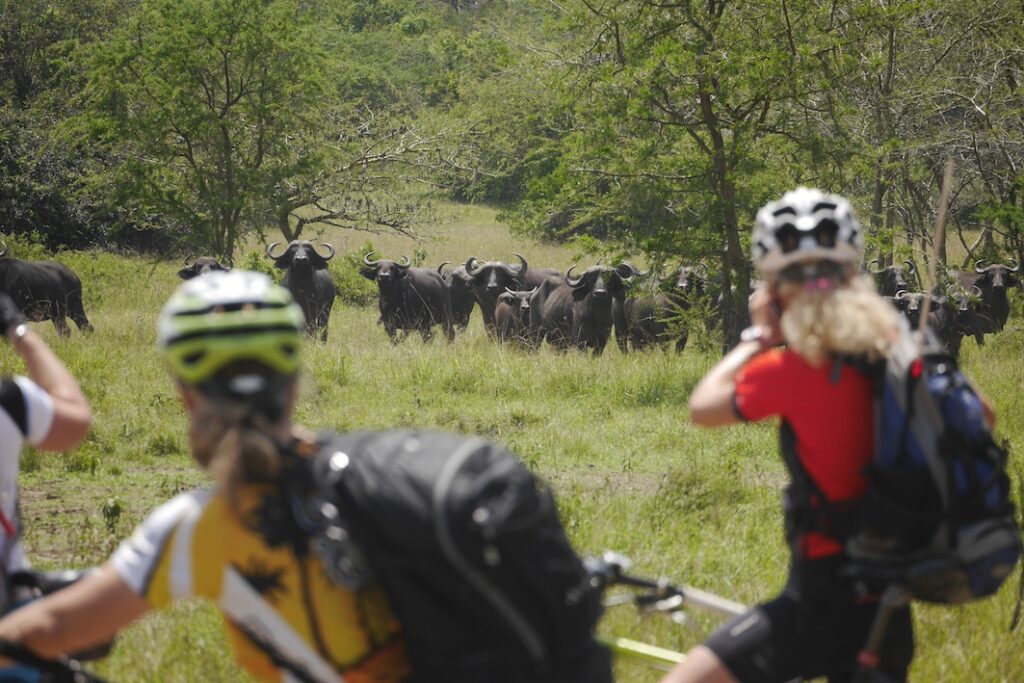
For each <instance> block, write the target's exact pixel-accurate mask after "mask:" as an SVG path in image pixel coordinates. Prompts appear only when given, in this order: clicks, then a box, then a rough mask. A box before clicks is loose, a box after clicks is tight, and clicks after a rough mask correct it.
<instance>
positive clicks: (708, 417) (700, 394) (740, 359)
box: [690, 341, 764, 427]
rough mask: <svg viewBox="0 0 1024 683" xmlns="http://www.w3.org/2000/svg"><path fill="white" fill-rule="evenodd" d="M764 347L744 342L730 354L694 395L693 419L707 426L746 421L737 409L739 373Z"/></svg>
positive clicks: (695, 422)
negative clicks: (737, 379)
mask: <svg viewBox="0 0 1024 683" xmlns="http://www.w3.org/2000/svg"><path fill="white" fill-rule="evenodd" d="M763 350H764V347H763V346H762V345H761V342H759V341H749V342H741V343H740V344H739V346H737V347H736V348H734V349H733V350H732V351H730V352H729V353H727V354H726V355H725V357H724V358H722V360H720V361H718V364H717V365H716V366H715V367H713V368H711V370H710V371H709V372H708V374H706V375H705V376H704V379H702V380H701V381H700V383H699V384H698V385H697V388H696V389H694V390H693V393H692V394H690V420H691V421H692V422H693V423H694V424H699V425H703V426H705V427H717V426H720V425H729V424H736V423H738V422H742V421H743V418H742V417H741V416H740V415H739V414H738V413H737V412H736V406H735V397H736V374H737V373H738V372H739V371H740V369H741V368H742V367H743V366H744V365H746V364H747V362H749V361H750V359H751V358H753V357H754V356H756V355H757V354H758V353H760V352H761V351H763Z"/></svg>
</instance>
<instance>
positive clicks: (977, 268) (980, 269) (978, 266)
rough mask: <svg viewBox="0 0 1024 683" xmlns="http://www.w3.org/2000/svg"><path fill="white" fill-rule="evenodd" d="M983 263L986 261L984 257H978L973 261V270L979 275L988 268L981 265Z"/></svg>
mask: <svg viewBox="0 0 1024 683" xmlns="http://www.w3.org/2000/svg"><path fill="white" fill-rule="evenodd" d="M985 263H988V261H986V260H985V259H978V260H977V261H975V262H974V272H975V273H978V274H979V275H980V274H981V273H984V272H985V271H986V270H988V268H986V267H985V266H984V265H983V264H985Z"/></svg>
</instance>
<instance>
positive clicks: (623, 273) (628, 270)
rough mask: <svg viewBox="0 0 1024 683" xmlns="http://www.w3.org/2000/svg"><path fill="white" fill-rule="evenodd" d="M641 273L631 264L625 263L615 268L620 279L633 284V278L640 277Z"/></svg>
mask: <svg viewBox="0 0 1024 683" xmlns="http://www.w3.org/2000/svg"><path fill="white" fill-rule="evenodd" d="M638 273H639V271H637V269H636V268H634V267H633V266H631V265H630V264H628V263H626V262H625V261H623V262H622V263H620V264H619V265H618V266H616V267H615V274H616V275H618V276H619V279H620V280H622V281H623V282H627V283H628V282H632V281H633V278H634V277H636V276H637V275H638Z"/></svg>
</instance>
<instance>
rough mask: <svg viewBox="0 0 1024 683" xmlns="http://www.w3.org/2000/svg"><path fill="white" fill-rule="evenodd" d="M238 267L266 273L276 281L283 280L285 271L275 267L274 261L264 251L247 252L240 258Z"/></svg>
mask: <svg viewBox="0 0 1024 683" xmlns="http://www.w3.org/2000/svg"><path fill="white" fill-rule="evenodd" d="M236 268H240V269H242V270H251V271H253V272H256V273H264V274H266V275H269V276H270V277H271V278H273V280H274V281H275V282H278V281H280V280H281V274H282V273H283V272H284V271H282V270H279V269H277V268H275V267H274V263H273V262H272V261H271V260H270V259H268V258H267V257H266V256H265V255H264V253H263V252H262V251H249V252H246V254H245V256H243V257H242V258H240V259H238V265H237V266H236Z"/></svg>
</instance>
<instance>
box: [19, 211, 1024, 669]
mask: <svg viewBox="0 0 1024 683" xmlns="http://www.w3.org/2000/svg"><path fill="white" fill-rule="evenodd" d="M436 235H437V237H436V239H428V240H426V241H424V242H422V243H421V244H419V245H417V244H416V243H413V242H407V241H404V240H402V239H398V238H388V239H380V238H376V237H374V238H372V239H373V240H374V242H375V246H376V247H378V248H379V249H380V252H381V254H383V255H387V256H391V255H396V254H401V253H409V254H410V255H411V251H412V249H413V248H416V247H417V246H419V247H420V248H422V249H425V250H426V251H427V252H428V259H431V260H433V259H435V258H436V260H437V262H439V261H441V260H445V259H450V260H453V261H456V262H458V261H460V260H464V258H465V256H467V255H468V254H473V253H475V254H476V255H478V256H480V257H481V258H501V259H505V260H509V259H510V258H511V256H510V252H511V251H520V252H521V253H524V254H525V255H527V257H528V258H529V259H530V260H531V262H533V260H534V259H536V260H537V262H538V263H537V265H542V266H556V267H561V266H564V265H568V264H570V263H571V262H572V260H573V254H572V252H571V251H569V250H565V249H560V248H557V247H553V246H550V245H534V244H523V243H522V242H521V241H518V240H515V239H513V238H511V237H509V235H508V234H507V231H505V230H504V228H503V227H502V226H500V225H498V224H496V223H494V221H493V214H491V213H489V212H487V211H485V210H483V209H477V208H473V209H470V210H469V211H468V212H467V213H466V214H464V215H461V216H460V217H459V218H458V220H454V219H453V220H452V221H451V222H450V223H447V224H445V225H442V226H441V227H440V228H439V229H438V231H437V233H436ZM324 239H325V240H328V241H334V243H335V247H336V248H337V249H338V250H339V251H346V250H354V249H356V248H358V246H360V245H361V244H363V242H364V241H365V240H366V235H363V234H356V233H353V234H341V233H338V234H330V235H325V237H324ZM59 258H60V260H62V261H65V262H66V263H68V264H69V265H71V266H72V268H74V269H75V270H76V271H77V272H78V273H79V274H80V275H81V276H82V280H83V282H84V283H85V293H86V308H87V311H88V313H89V316H90V318H91V319H92V321H93V323H94V324H95V326H96V332H95V333H94V334H92V335H90V336H84V335H81V334H79V333H77V331H75V332H73V333H72V336H71V337H70V338H69V339H67V340H62V339H59V338H57V337H56V335H55V334H54V333H53V330H52V326H50V325H49V324H48V323H47V324H42V325H40V326H39V327H40V329H41V330H42V332H43V334H44V335H45V336H46V337H47V339H48V340H49V341H50V342H51V343H52V344H53V346H54V348H55V349H56V350H57V352H58V353H59V354H60V355H61V357H63V358H64V359H65V360H66V362H67V363H68V365H69V366H70V367H71V368H72V369H73V371H74V372H75V374H76V375H77V376H78V377H79V378H80V380H81V383H82V385H83V387H84V389H85V391H86V394H87V395H88V397H89V399H90V401H91V402H92V404H93V406H94V409H95V412H96V421H95V426H94V428H93V430H92V434H91V435H90V437H89V438H88V439H87V441H86V443H85V444H83V445H82V446H81V447H79V448H78V449H76V450H75V451H74V452H72V453H70V454H66V455H52V454H42V453H35V452H31V451H30V452H29V453H27V454H26V457H25V469H26V472H25V473H24V476H23V478H22V491H23V514H24V518H25V520H26V534H25V536H26V543H27V545H28V549H29V554H30V557H32V558H33V559H34V560H35V561H36V562H37V563H38V564H40V565H43V566H51V567H55V566H68V565H77V566H89V565H93V564H96V563H99V562H102V561H103V560H104V559H105V558H106V557H107V556H108V555H109V553H110V552H111V551H112V549H113V548H114V547H115V546H116V543H117V542H118V540H119V539H120V538H123V537H124V536H126V535H127V534H128V533H129V532H130V530H131V529H132V528H133V526H134V525H135V524H137V523H138V521H139V520H141V519H142V517H143V516H144V515H145V514H146V513H147V512H148V511H149V510H150V509H151V508H152V507H153V506H154V505H156V504H157V503H159V502H161V501H163V500H166V499H167V498H170V497H171V496H172V495H174V494H175V493H177V492H178V491H181V490H184V489H187V488H190V487H192V486H196V485H199V484H201V483H203V482H204V481H205V477H204V476H203V475H202V474H201V473H199V472H198V471H197V470H196V469H195V468H194V467H193V465H192V464H191V461H190V458H189V456H188V454H187V451H186V449H187V446H186V443H185V439H184V427H185V421H184V416H183V413H182V411H181V408H180V407H179V405H178V401H177V397H176V395H175V391H174V387H173V386H172V384H171V382H170V380H169V378H168V377H167V374H166V372H165V370H164V369H163V367H162V362H161V360H160V358H159V356H158V354H157V353H156V351H155V349H154V338H155V321H156V315H157V313H158V311H159V309H160V307H161V305H162V304H163V302H164V301H165V300H166V298H167V296H168V295H169V294H170V292H171V291H172V290H173V288H174V287H175V286H176V284H177V282H178V281H177V279H176V277H175V272H176V270H177V268H178V267H179V266H178V265H177V264H171V263H157V264H153V263H148V262H145V261H143V260H139V259H131V258H124V257H119V256H113V255H110V254H103V253H68V254H62V255H61V256H60V257H59ZM376 320H377V312H376V310H375V309H374V308H373V307H366V308H363V307H354V306H347V305H342V304H336V306H335V309H334V312H333V315H332V320H331V337H330V340H329V341H328V343H326V344H319V343H316V342H310V343H308V344H307V347H306V349H305V371H304V377H303V395H302V399H301V402H300V404H299V406H298V411H297V412H298V415H297V416H298V420H299V421H300V422H302V423H304V424H306V425H308V426H310V427H330V428H334V429H342V430H345V429H356V428H387V427H399V426H402V427H429V428H440V429H447V430H454V431H459V432H472V433H480V434H485V435H487V436H489V437H491V438H493V439H497V440H499V441H502V442H505V443H507V444H509V445H510V446H512V447H513V448H514V449H515V450H516V451H517V452H518V453H520V454H521V455H522V457H523V459H524V460H525V462H526V463H527V464H528V465H529V466H530V467H531V468H533V469H534V470H535V471H537V472H539V473H540V474H541V475H542V476H544V477H545V478H546V479H548V480H549V481H550V482H551V483H552V485H553V486H554V488H555V490H556V492H557V494H558V496H559V502H560V503H559V504H560V509H561V512H562V514H563V517H564V519H565V523H566V526H567V528H568V529H569V531H570V533H571V535H572V537H573V539H574V541H575V543H576V544H577V546H578V547H579V548H580V549H581V550H583V551H591V552H598V551H601V550H603V549H607V548H611V549H615V550H618V551H621V552H624V553H625V554H627V555H629V556H631V557H632V558H633V559H634V561H635V563H636V568H637V569H638V570H639V571H641V572H644V573H649V574H664V575H667V576H670V577H672V578H674V579H676V580H679V581H683V582H686V583H690V584H694V585H697V586H699V587H702V588H706V589H709V590H712V591H715V592H718V593H721V594H723V595H726V596H728V597H730V598H734V599H737V600H741V601H744V602H754V601H756V600H760V599H763V598H767V597H770V596H771V595H773V594H774V593H775V592H776V591H777V590H778V589H779V588H780V587H781V584H782V582H783V580H784V577H785V572H786V561H787V555H786V548H785V544H784V543H783V540H782V523H781V514H780V507H779V500H778V499H779V493H780V490H781V487H782V485H783V484H784V482H785V479H786V477H785V472H784V468H783V465H782V463H781V461H780V459H779V457H778V455H777V447H776V437H775V431H774V427H773V425H770V424H761V425H744V426H739V427H732V428H727V429H722V430H715V431H706V430H702V429H699V428H696V427H694V426H692V425H690V424H688V423H687V420H686V401H687V398H688V396H689V393H690V391H691V390H692V388H693V386H694V385H695V383H696V382H697V381H698V380H699V378H700V377H701V376H702V375H703V374H704V373H705V372H706V371H707V369H708V368H709V367H710V366H711V364H713V363H714V362H715V360H716V356H715V354H714V353H710V352H701V351H699V350H695V349H694V348H688V349H687V350H686V351H685V352H684V353H682V354H679V355H677V354H673V353H664V352H660V351H655V352H651V353H646V354H642V355H626V356H624V355H621V354H620V353H619V352H618V350H617V349H616V348H614V345H612V346H610V347H609V349H608V350H607V351H606V353H605V354H604V355H603V356H601V357H596V358H595V357H588V356H583V355H580V354H575V353H570V354H559V353H554V352H551V351H547V350H545V351H541V352H540V353H534V354H528V353H523V352H519V351H515V350H511V349H506V348H501V347H497V346H495V345H494V344H492V343H491V342H490V341H489V340H488V339H487V337H486V335H485V333H484V331H483V329H482V326H481V324H480V319H479V313H478V312H477V313H474V317H473V320H472V322H471V325H470V328H469V330H468V331H467V332H466V333H465V334H463V335H460V336H459V337H457V338H456V340H455V342H454V343H453V344H451V345H448V344H446V343H445V342H444V341H443V339H440V336H441V335H438V337H439V338H438V339H435V340H434V341H433V342H431V343H428V344H424V343H422V342H421V341H420V340H419V338H418V337H415V338H410V339H409V340H407V341H406V342H405V343H403V344H400V345H398V346H391V345H389V344H388V343H387V338H386V335H385V332H384V330H383V328H381V327H380V326H378V325H377V324H376ZM1022 346H1024V325H1022V322H1021V320H1020V318H1019V317H1018V318H1014V319H1012V320H1011V323H1010V326H1009V328H1008V330H1007V331H1006V332H1004V333H1002V334H1000V335H995V336H994V337H991V338H990V340H989V342H988V344H987V345H986V347H985V348H984V349H979V348H977V347H976V346H975V344H974V342H973V341H967V342H965V344H964V347H965V348H964V364H965V365H966V368H967V370H968V372H969V373H970V374H971V375H972V376H973V377H974V378H975V379H976V380H977V382H978V383H979V384H980V385H981V386H982V387H983V388H984V390H985V391H986V392H987V393H988V394H989V395H990V396H991V397H992V399H993V401H994V402H995V404H996V406H997V407H998V409H999V413H1000V421H999V430H1000V434H1001V436H1003V437H1006V438H1008V439H1010V441H1011V443H1013V444H1014V445H1016V446H1017V451H1018V452H1016V453H1014V462H1013V472H1014V476H1015V477H1016V479H1017V481H1020V479H1021V476H1022V474H1024V471H1022V470H1024V468H1022V466H1021V460H1020V457H1021V455H1020V452H1019V451H1020V444H1024V396H1022V392H1021V391H1020V388H1021V386H1024V353H1022V352H1024V348H1022ZM0 359H2V362H3V364H4V365H3V367H4V369H5V371H13V370H15V369H16V368H17V359H16V358H15V357H14V355H13V354H12V353H11V352H10V350H9V349H6V348H3V349H0ZM1016 580H1017V579H1016V578H1014V579H1013V581H1012V582H1011V585H1009V586H1007V587H1004V589H1003V590H1002V591H1001V592H1000V594H999V595H998V596H996V597H995V598H992V599H990V600H986V601H983V602H979V603H977V604H974V605H970V606H967V607H962V608H916V617H915V618H916V624H917V628H918V630H917V634H918V648H917V652H918V656H917V658H916V660H915V664H914V668H913V671H912V676H913V680H915V681H929V682H930V681H1014V680H1020V675H1021V672H1022V671H1024V652H1022V651H1021V650H1022V649H1021V648H1020V647H1019V643H1020V635H1019V633H1017V634H1009V633H1007V627H1008V625H1009V622H1010V617H1011V613H1012V610H1013V605H1014V601H1015V597H1016V595H1015V594H1016ZM715 623H716V622H715V620H714V619H713V618H711V617H708V616H706V615H701V614H694V615H693V619H692V624H691V626H689V627H679V626H675V625H673V624H670V623H668V622H667V620H658V619H651V620H641V619H640V618H638V617H637V615H635V614H633V613H631V612H630V611H629V610H624V611H613V612H612V613H609V614H608V616H607V617H606V619H605V620H604V622H603V624H602V630H603V631H604V632H606V633H614V634H618V635H626V636H629V637H633V638H639V639H642V640H649V641H653V642H656V643H658V644H660V645H662V646H665V647H671V648H679V649H685V648H688V647H689V646H691V645H693V644H695V643H698V642H700V640H701V639H702V638H703V637H704V636H706V635H707V633H708V632H709V630H710V629H711V628H712V627H713V626H714V624H715ZM97 668H98V669H99V670H100V671H101V672H102V673H103V674H105V675H107V676H109V677H110V678H111V679H112V680H114V681H218V680H224V681H228V680H231V681H234V680H245V678H244V676H243V675H242V674H241V673H240V672H239V671H238V670H237V668H236V667H235V665H234V664H233V662H232V660H231V657H230V655H229V653H228V646H227V643H226V640H225V638H224V634H223V631H222V629H221V627H220V625H219V620H218V618H217V616H216V614H215V613H214V612H213V610H212V609H211V608H209V607H207V606H204V605H201V604H199V603H192V602H190V603H186V604H183V605H180V606H177V607H175V608H174V609H172V610H169V611H167V612H164V613H162V614H157V615H153V616H151V617H147V618H146V619H145V620H143V621H142V622H141V623H140V624H138V625H136V626H134V627H132V628H131V629H129V630H128V631H127V632H126V633H125V634H124V635H122V636H121V637H120V638H119V640H118V645H117V647H116V648H115V650H114V652H113V654H112V655H111V656H110V657H109V658H108V659H107V660H106V661H104V662H102V663H100V664H99V665H98V667H97ZM618 677H619V680H621V681H625V682H628V683H634V682H635V683H640V682H645V681H655V680H657V678H658V674H657V673H656V672H651V671H648V670H644V669H640V668H637V667H635V666H632V665H629V664H628V663H622V664H620V665H619V670H618Z"/></svg>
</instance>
